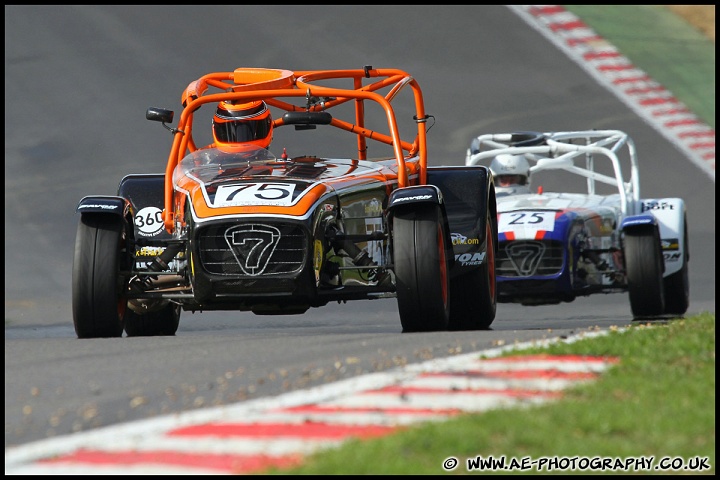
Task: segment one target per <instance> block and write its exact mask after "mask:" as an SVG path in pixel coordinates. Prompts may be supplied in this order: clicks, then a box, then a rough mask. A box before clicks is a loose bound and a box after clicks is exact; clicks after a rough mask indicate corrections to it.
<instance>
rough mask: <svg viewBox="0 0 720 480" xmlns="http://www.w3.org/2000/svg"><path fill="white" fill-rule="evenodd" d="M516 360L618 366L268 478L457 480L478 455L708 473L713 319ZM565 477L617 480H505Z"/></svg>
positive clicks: (639, 328) (641, 329) (646, 326)
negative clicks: (558, 357) (600, 359)
mask: <svg viewBox="0 0 720 480" xmlns="http://www.w3.org/2000/svg"><path fill="white" fill-rule="evenodd" d="M522 352H524V353H538V352H547V353H551V354H582V355H597V356H613V357H619V358H620V359H621V361H620V362H619V364H618V365H617V366H615V367H613V368H611V369H610V370H608V371H607V372H605V373H604V374H603V375H602V376H601V377H600V379H599V380H597V381H594V382H592V383H589V384H585V385H580V386H578V387H575V388H572V389H569V390H566V391H565V394H564V396H563V398H562V399H560V400H557V401H554V402H551V403H549V404H545V405H541V406H535V407H530V408H517V409H500V410H494V411H490V412H486V413H483V414H467V415H462V416H460V417H457V418H453V419H451V420H449V421H447V422H442V423H437V424H436V423H428V424H423V425H418V426H414V427H412V428H409V429H408V430H406V431H403V432H400V433H398V434H396V435H393V436H389V437H385V438H381V439H378V440H371V441H362V442H360V441H352V442H348V443H345V444H343V445H342V446H341V447H340V448H339V449H337V450H331V451H328V452H323V453H319V454H316V455H314V456H312V457H309V458H308V459H307V460H306V462H305V463H304V464H303V466H301V467H299V468H296V469H292V470H285V471H279V470H273V471H271V472H269V473H288V474H333V475H339V474H420V475H423V474H444V473H448V472H445V471H444V470H443V468H442V464H443V461H444V460H445V459H447V458H448V457H456V458H457V459H458V460H459V462H460V464H459V466H458V467H457V468H456V469H455V470H453V472H452V473H455V474H464V473H468V469H467V466H466V460H467V459H475V458H476V457H478V456H482V457H489V456H493V457H494V458H496V459H499V458H501V457H503V456H504V457H506V459H507V460H510V459H512V458H515V459H517V460H521V459H522V458H525V457H529V458H530V459H531V460H538V459H540V458H543V457H544V458H547V457H566V458H568V459H569V458H574V457H578V458H581V457H587V458H598V457H603V458H604V459H606V461H607V460H608V459H613V460H614V459H621V460H622V461H625V460H626V459H628V458H630V457H643V458H646V459H648V458H650V457H653V459H654V463H653V464H652V465H653V466H654V467H655V466H657V465H658V463H659V462H660V460H661V459H662V458H663V457H669V458H670V459H676V460H675V461H676V462H678V464H680V463H683V462H685V463H686V464H687V462H689V461H693V460H695V459H706V460H704V464H705V465H710V469H704V470H703V471H702V472H700V471H698V470H697V469H693V470H684V471H680V472H678V471H674V472H673V471H658V470H647V469H643V468H640V467H638V468H637V469H635V468H631V469H630V470H628V471H626V472H625V473H637V472H644V473H675V474H677V473H681V474H695V473H703V474H712V473H714V472H715V314H711V313H705V314H701V315H698V316H693V317H690V318H687V319H677V320H672V321H669V322H658V323H643V324H640V323H638V324H634V325H633V326H632V327H630V328H628V329H626V330H622V331H614V332H610V333H609V334H608V335H606V336H601V337H595V338H589V339H584V340H580V341H577V342H574V343H561V344H553V345H551V346H549V347H547V348H533V349H531V350H523V351H522ZM516 353H517V352H508V355H510V354H516ZM570 472H572V473H600V474H603V473H604V474H608V473H613V474H620V473H624V472H623V471H622V470H604V471H603V470H596V471H594V472H592V471H590V470H587V469H583V470H580V469H576V470H574V471H572V470H560V469H555V470H553V471H548V470H547V469H544V470H542V471H540V472H538V471H537V470H522V471H521V470H515V471H514V472H512V473H526V474H527V473H544V474H547V473H553V474H557V473H570ZM477 473H482V472H477ZM485 473H488V472H485ZM494 473H504V472H502V471H496V472H494ZM507 473H511V472H507Z"/></svg>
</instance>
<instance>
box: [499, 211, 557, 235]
mask: <svg viewBox="0 0 720 480" xmlns="http://www.w3.org/2000/svg"><path fill="white" fill-rule="evenodd" d="M528 228H529V229H533V230H545V231H548V232H550V231H552V230H554V229H555V212H507V213H502V214H500V215H499V218H498V230H499V231H500V232H511V231H513V230H519V229H528Z"/></svg>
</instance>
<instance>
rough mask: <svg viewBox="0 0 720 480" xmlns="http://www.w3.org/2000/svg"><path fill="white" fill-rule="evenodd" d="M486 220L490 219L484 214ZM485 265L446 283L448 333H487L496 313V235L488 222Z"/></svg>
mask: <svg viewBox="0 0 720 480" xmlns="http://www.w3.org/2000/svg"><path fill="white" fill-rule="evenodd" d="M487 218H488V219H489V218H491V217H490V214H488V217H487ZM485 235H487V249H486V252H487V253H486V258H485V263H484V264H483V265H481V266H480V267H479V268H477V269H476V270H473V271H472V272H471V273H468V274H466V275H461V276H460V277H456V278H454V279H452V280H451V283H450V292H451V295H450V324H449V328H450V330H487V329H488V328H490V324H492V322H493V320H495V313H496V311H497V283H496V279H495V242H496V239H497V233H495V232H494V231H493V228H492V224H491V223H490V222H489V221H488V223H487V227H486V233H485Z"/></svg>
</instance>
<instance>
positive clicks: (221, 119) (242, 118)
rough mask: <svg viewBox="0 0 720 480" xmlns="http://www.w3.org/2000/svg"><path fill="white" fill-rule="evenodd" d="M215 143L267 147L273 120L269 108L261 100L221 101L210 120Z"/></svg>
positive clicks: (271, 132)
mask: <svg viewBox="0 0 720 480" xmlns="http://www.w3.org/2000/svg"><path fill="white" fill-rule="evenodd" d="M212 130H213V140H215V145H217V146H219V147H222V146H232V145H236V144H238V143H240V144H245V145H247V144H252V145H257V146H258V147H262V148H268V147H269V146H270V142H272V136H273V135H272V134H273V122H272V116H271V115H270V109H269V108H268V106H267V105H266V104H265V102H263V101H262V100H256V101H254V102H249V103H234V102H232V101H227V100H226V101H222V102H220V103H219V104H218V107H217V111H216V112H215V115H214V116H213V121H212Z"/></svg>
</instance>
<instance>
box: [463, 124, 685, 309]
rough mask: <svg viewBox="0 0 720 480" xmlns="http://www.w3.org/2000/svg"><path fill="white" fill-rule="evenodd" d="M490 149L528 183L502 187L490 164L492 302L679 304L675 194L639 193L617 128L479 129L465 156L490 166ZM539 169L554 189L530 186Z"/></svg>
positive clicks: (678, 203)
mask: <svg viewBox="0 0 720 480" xmlns="http://www.w3.org/2000/svg"><path fill="white" fill-rule="evenodd" d="M498 155H500V156H501V157H500V158H508V157H503V156H507V155H510V156H513V158H515V159H517V160H518V161H520V162H521V163H522V164H523V165H525V166H526V168H527V170H528V171H529V172H526V173H529V177H530V178H532V181H533V182H534V184H533V188H534V190H533V191H531V190H530V188H529V186H526V188H525V193H516V192H512V191H511V193H507V194H503V190H504V189H503V188H500V187H499V186H498V184H497V180H498V178H499V175H498V173H497V172H493V174H494V176H495V180H496V192H497V209H498V237H499V238H498V239H499V250H498V254H497V256H496V263H495V265H496V275H497V277H496V278H497V285H498V302H505V303H520V304H522V305H544V304H558V303H560V302H572V301H573V300H575V298H576V297H578V296H586V295H591V294H595V293H623V292H628V294H629V299H630V307H631V310H632V314H633V318H634V319H640V318H653V317H661V316H664V317H667V316H681V315H683V314H684V313H685V312H686V311H687V309H688V306H689V297H690V290H689V282H688V260H689V253H688V229H687V218H686V217H687V216H686V210H685V202H684V201H683V200H682V199H681V198H641V197H640V179H639V169H638V163H637V157H636V151H635V145H634V143H633V141H632V139H631V138H630V137H629V136H628V135H627V134H626V133H624V132H621V131H617V130H603V131H600V130H588V131H572V132H546V133H538V132H516V133H504V134H488V135H481V136H479V137H477V138H474V139H473V140H472V142H471V146H470V148H469V149H468V151H467V157H466V162H465V163H466V164H467V165H486V166H490V165H491V162H492V161H493V160H494V159H495V158H496V157H498ZM490 168H491V170H493V168H492V166H490ZM543 171H552V172H551V173H552V175H553V177H554V180H555V181H562V185H563V187H562V190H563V191H562V192H546V191H543V189H542V187H541V188H537V187H535V184H536V182H535V180H536V178H537V175H538V173H540V172H543ZM505 173H507V172H505ZM623 174H625V175H626V176H627V177H623ZM625 178H627V180H626V179H625ZM578 191H580V192H581V193H575V192H578Z"/></svg>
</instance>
